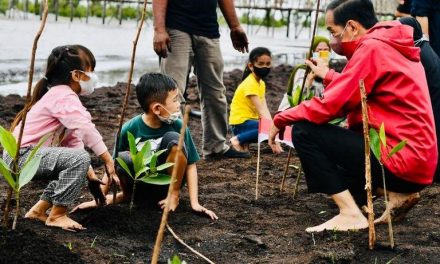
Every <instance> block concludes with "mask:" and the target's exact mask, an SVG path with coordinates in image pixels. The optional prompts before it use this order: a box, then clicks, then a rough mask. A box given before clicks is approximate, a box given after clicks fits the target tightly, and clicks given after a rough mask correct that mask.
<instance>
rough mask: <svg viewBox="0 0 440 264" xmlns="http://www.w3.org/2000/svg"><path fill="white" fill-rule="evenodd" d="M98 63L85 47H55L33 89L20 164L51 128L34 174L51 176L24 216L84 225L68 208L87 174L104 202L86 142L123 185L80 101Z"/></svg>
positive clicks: (74, 227) (51, 222)
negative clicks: (35, 201) (86, 148)
mask: <svg viewBox="0 0 440 264" xmlns="http://www.w3.org/2000/svg"><path fill="white" fill-rule="evenodd" d="M94 68H95V57H94V56H93V54H92V53H91V52H90V50H88V49H87V48H86V47H83V46H80V45H69V46H59V47H56V48H55V49H53V50H52V52H51V54H50V56H49V58H48V60H47V68H46V73H45V76H44V77H43V78H42V79H41V80H40V81H39V82H38V83H37V84H36V85H35V87H34V89H33V94H32V98H31V108H30V110H29V112H28V114H27V119H26V125H25V127H24V131H23V139H22V142H21V146H20V154H21V156H20V160H19V166H20V167H22V166H23V165H24V162H25V161H26V159H27V157H28V156H29V155H30V153H31V152H32V148H33V146H35V145H36V144H37V143H38V141H39V140H40V139H41V138H42V137H43V136H45V135H46V134H48V133H52V135H51V137H50V138H49V139H48V140H47V141H46V142H45V144H44V145H43V146H42V147H41V148H40V149H39V150H38V152H37V154H36V155H37V156H41V163H40V167H39V168H38V171H37V173H36V175H35V178H41V179H52V181H51V182H49V184H48V186H47V187H46V188H45V189H44V191H43V194H42V195H41V198H40V200H39V201H38V202H37V203H36V204H35V205H34V206H33V207H32V208H31V209H30V210H29V211H28V212H27V213H26V215H25V217H26V218H30V219H36V220H40V221H43V222H45V223H46V225H47V226H54V227H60V228H62V229H66V230H71V231H73V230H81V229H84V227H83V226H82V225H81V224H79V223H77V222H76V221H74V220H72V219H71V218H69V216H68V214H67V207H68V206H69V205H72V204H73V203H74V202H75V199H76V198H78V196H79V195H80V193H81V188H82V186H83V185H84V183H85V182H86V179H88V180H89V186H91V191H92V194H93V195H94V196H95V200H96V202H101V203H104V202H105V201H104V199H105V198H104V196H103V194H102V192H101V190H100V188H99V185H100V184H102V182H101V181H100V180H99V179H98V178H97V177H96V175H95V173H94V171H93V169H92V167H91V166H90V156H89V154H88V153H87V151H86V150H84V146H87V147H89V148H90V149H92V150H93V152H94V153H95V154H96V155H97V156H98V157H100V158H101V159H102V160H103V161H104V163H105V169H106V171H107V174H108V175H109V176H110V181H109V182H110V183H111V180H112V179H114V180H115V181H116V183H117V184H119V179H118V178H117V176H116V174H115V169H114V163H113V159H112V157H111V155H110V153H109V152H108V150H107V147H106V145H105V144H104V141H103V140H102V136H101V135H100V134H99V132H98V130H96V128H95V125H94V124H93V123H92V117H91V115H90V113H89V112H88V111H87V109H86V108H85V107H84V106H83V105H82V103H81V101H80V100H79V95H89V94H91V93H92V92H93V90H94V88H95V85H96V75H95V73H94V72H93V70H94ZM23 113H24V112H23V111H21V112H20V113H18V115H17V117H16V118H15V120H14V122H13V124H12V127H15V129H14V132H13V134H14V136H15V137H17V136H18V133H19V130H20V127H21V120H22V117H23ZM3 155H4V157H5V160H6V161H7V162H8V163H9V164H10V163H11V162H12V159H11V157H9V155H8V154H7V153H6V152H4V154H3ZM98 198H100V199H98ZM49 209H50V213H49V215H47V214H46V211H47V210H49Z"/></svg>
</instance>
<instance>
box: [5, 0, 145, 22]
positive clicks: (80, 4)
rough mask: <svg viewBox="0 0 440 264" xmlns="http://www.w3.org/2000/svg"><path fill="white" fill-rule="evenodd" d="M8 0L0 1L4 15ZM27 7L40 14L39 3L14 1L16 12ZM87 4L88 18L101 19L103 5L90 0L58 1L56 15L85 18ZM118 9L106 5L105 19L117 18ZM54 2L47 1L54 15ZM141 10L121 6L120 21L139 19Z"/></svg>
mask: <svg viewBox="0 0 440 264" xmlns="http://www.w3.org/2000/svg"><path fill="white" fill-rule="evenodd" d="M9 2H10V0H0V13H2V14H5V13H6V11H7V10H8V7H9ZM26 3H27V5H28V12H30V13H34V14H39V12H40V2H35V1H32V0H27V1H26V0H14V7H15V9H17V10H20V11H25V10H26V8H25V5H26ZM87 3H90V9H89V16H92V17H102V12H103V3H104V2H102V1H97V0H91V1H89V2H87V1H84V0H72V1H71V2H70V1H69V0H58V15H59V16H61V17H70V16H71V12H72V11H73V17H76V18H82V17H86V16H87ZM119 7H120V4H119V3H117V2H112V3H109V2H107V4H106V11H105V12H106V17H115V18H119ZM56 11H57V9H56V1H54V0H49V13H50V14H55V13H56ZM140 12H141V9H140V8H139V9H138V8H136V7H132V6H127V5H124V6H122V11H121V16H122V19H124V20H127V19H134V18H137V17H140ZM146 17H147V18H151V17H152V12H151V11H147V14H146Z"/></svg>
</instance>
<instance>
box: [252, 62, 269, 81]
mask: <svg viewBox="0 0 440 264" xmlns="http://www.w3.org/2000/svg"><path fill="white" fill-rule="evenodd" d="M253 71H254V73H255V75H257V76H258V77H260V78H261V79H264V78H266V76H267V75H269V73H270V68H269V67H257V66H255V65H254V67H253Z"/></svg>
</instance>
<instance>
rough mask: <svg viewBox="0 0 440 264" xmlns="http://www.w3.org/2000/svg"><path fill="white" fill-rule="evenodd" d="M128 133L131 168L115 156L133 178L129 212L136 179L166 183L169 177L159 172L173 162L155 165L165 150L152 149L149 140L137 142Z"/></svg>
mask: <svg viewBox="0 0 440 264" xmlns="http://www.w3.org/2000/svg"><path fill="white" fill-rule="evenodd" d="M127 134H128V145H129V148H130V157H131V160H132V163H133V170H131V169H130V167H129V166H128V165H127V163H126V162H125V161H124V160H123V159H121V158H116V160H117V161H118V163H119V165H121V167H122V168H123V169H124V170H125V172H127V174H128V175H129V176H130V177H131V178H132V179H133V190H132V193H131V199H130V213H131V209H132V208H133V202H134V194H135V191H136V183H137V182H138V181H141V182H144V183H149V184H155V185H167V184H170V182H171V177H170V175H168V174H164V173H161V171H163V170H165V169H168V168H169V167H171V166H173V164H174V163H172V162H166V163H164V164H162V165H159V166H157V159H158V157H159V156H160V155H161V154H162V153H164V152H165V151H166V149H163V150H157V151H154V150H153V149H152V143H151V140H147V141H145V142H144V143H143V144H139V141H140V139H135V138H134V136H133V134H131V133H130V132H128V133H127Z"/></svg>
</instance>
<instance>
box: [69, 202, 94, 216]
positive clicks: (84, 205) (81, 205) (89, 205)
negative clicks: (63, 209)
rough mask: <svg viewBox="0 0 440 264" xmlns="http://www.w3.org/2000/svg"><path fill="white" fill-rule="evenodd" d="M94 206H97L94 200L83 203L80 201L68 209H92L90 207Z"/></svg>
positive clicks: (73, 210)
mask: <svg viewBox="0 0 440 264" xmlns="http://www.w3.org/2000/svg"><path fill="white" fill-rule="evenodd" d="M96 207H98V206H97V205H96V202H95V201H89V202H84V203H81V204H79V205H77V206H75V208H73V209H72V210H71V211H70V213H74V212H76V211H78V210H84V209H92V208H96Z"/></svg>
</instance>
